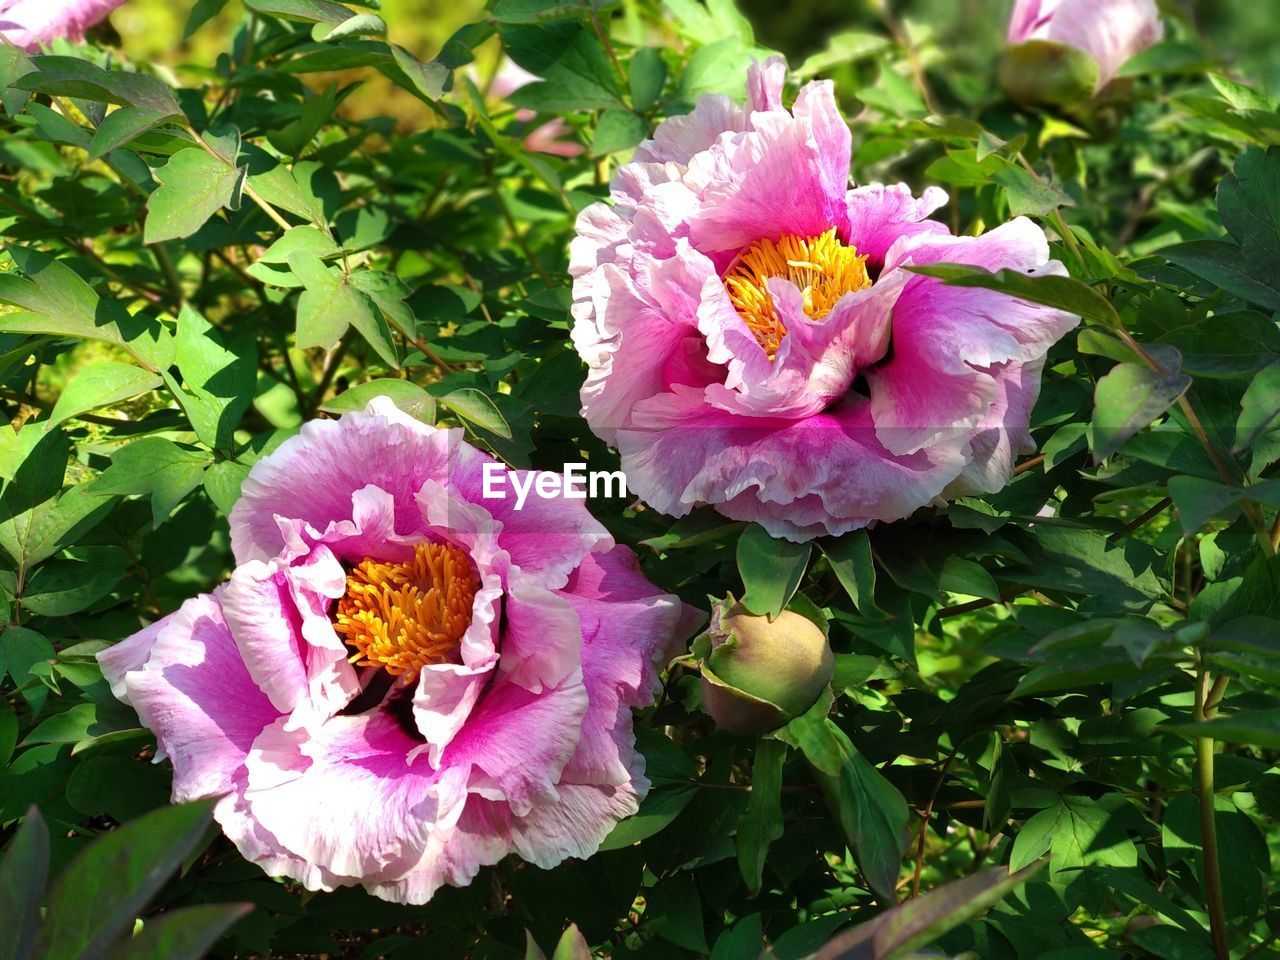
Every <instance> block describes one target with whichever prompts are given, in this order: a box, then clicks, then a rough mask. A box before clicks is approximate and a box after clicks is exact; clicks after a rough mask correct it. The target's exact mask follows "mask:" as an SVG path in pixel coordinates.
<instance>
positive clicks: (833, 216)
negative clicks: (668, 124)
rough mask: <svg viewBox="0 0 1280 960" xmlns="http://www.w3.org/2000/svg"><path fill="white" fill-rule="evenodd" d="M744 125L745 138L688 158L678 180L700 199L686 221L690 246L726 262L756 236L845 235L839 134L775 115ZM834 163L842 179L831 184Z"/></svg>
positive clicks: (761, 116) (731, 139)
mask: <svg viewBox="0 0 1280 960" xmlns="http://www.w3.org/2000/svg"><path fill="white" fill-rule="evenodd" d="M751 122H752V126H753V128H754V129H753V130H752V131H751V132H750V133H744V134H739V135H736V136H734V137H726V138H722V139H721V140H720V141H719V142H718V143H717V144H716V146H715V148H714V149H711V150H708V151H706V152H704V153H700V154H698V155H696V156H695V157H693V158H692V160H690V163H689V171H688V175H687V176H686V178H685V182H686V183H687V184H689V186H690V187H691V188H692V189H693V190H694V192H695V193H696V194H697V195H698V196H699V197H700V198H701V202H702V206H701V208H700V209H699V210H698V211H697V212H696V213H694V214H693V215H692V217H691V219H690V224H689V227H690V233H689V236H690V238H691V240H692V241H693V245H694V247H696V248H697V249H698V250H701V251H702V252H703V253H707V254H713V253H721V254H724V255H725V256H724V259H725V261H726V263H727V261H728V258H730V257H732V255H733V254H735V253H737V252H738V251H739V250H741V249H742V248H743V247H745V246H747V245H749V244H751V243H754V242H755V241H757V240H759V239H760V238H762V237H770V238H775V239H776V238H777V237H779V236H781V235H783V234H787V233H791V234H796V235H798V236H802V237H813V236H817V235H819V234H821V233H825V232H826V231H827V230H829V229H830V228H831V227H833V226H834V227H836V228H837V230H838V231H839V232H840V235H841V236H847V235H848V214H847V210H846V207H845V202H844V196H845V189H846V185H847V179H848V169H849V164H848V155H847V152H842V151H844V150H845V148H847V146H848V139H847V134H846V137H845V138H844V139H837V138H833V137H830V136H826V135H822V134H821V132H820V131H818V130H817V129H815V125H814V123H813V122H812V121H811V120H810V119H808V118H803V119H802V118H796V117H792V116H791V115H789V114H787V113H785V112H782V111H769V112H764V113H755V114H752V118H751ZM833 154H834V155H833ZM842 161H843V165H844V166H843V169H844V170H845V178H844V180H842V181H840V182H839V183H838V184H832V183H831V171H832V170H834V169H836V168H837V167H839V166H840V164H841V162H842Z"/></svg>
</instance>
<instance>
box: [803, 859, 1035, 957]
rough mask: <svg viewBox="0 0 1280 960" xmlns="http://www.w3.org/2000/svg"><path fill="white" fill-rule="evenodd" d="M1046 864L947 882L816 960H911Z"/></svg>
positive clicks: (846, 936) (838, 941) (835, 943)
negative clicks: (908, 959)
mask: <svg viewBox="0 0 1280 960" xmlns="http://www.w3.org/2000/svg"><path fill="white" fill-rule="evenodd" d="M1042 866H1043V864H1040V863H1037V864H1034V865H1032V866H1030V867H1027V868H1026V869H1023V870H1019V871H1016V872H1010V871H1009V870H1006V869H1005V868H1004V867H993V868H991V869H989V870H984V871H982V872H981V873H978V874H974V875H973V876H971V877H964V878H963V879H960V880H952V881H951V882H950V883H944V884H942V885H941V886H939V887H936V888H935V889H933V890H930V891H929V892H928V893H926V894H924V895H923V896H921V897H917V898H916V899H913V900H908V901H907V902H906V903H902V904H899V905H898V906H895V907H891V908H890V909H888V910H886V911H885V912H884V913H882V914H880V915H879V916H877V917H875V918H873V919H872V920H869V921H867V922H865V923H860V924H858V925H857V926H856V927H854V928H853V929H852V930H850V931H848V932H847V933H842V934H840V936H838V937H836V938H835V939H834V940H832V941H830V942H829V943H827V944H826V945H825V946H824V947H823V948H822V949H821V950H819V951H818V952H817V953H816V954H814V960H891V958H895V957H901V958H903V960H906V958H907V957H912V956H921V954H918V953H917V952H916V951H918V950H919V949H920V948H922V947H927V946H928V945H929V944H931V943H933V942H934V941H935V940H937V939H938V938H939V937H941V936H942V935H943V934H944V933H946V932H947V931H949V930H954V929H955V928H956V927H958V926H960V925H961V924H964V923H968V922H969V921H970V920H973V919H974V918H976V917H980V916H982V914H984V913H986V912H987V911H988V910H990V909H991V908H992V907H994V906H995V905H996V904H998V903H999V902H1000V901H1001V900H1003V899H1004V898H1005V897H1006V896H1008V894H1009V893H1010V892H1011V891H1013V890H1016V889H1017V888H1018V887H1020V886H1022V885H1023V884H1024V883H1026V882H1027V881H1028V880H1029V879H1031V877H1032V876H1034V875H1035V874H1036V873H1037V872H1038V871H1039V870H1040V868H1041V867H1042Z"/></svg>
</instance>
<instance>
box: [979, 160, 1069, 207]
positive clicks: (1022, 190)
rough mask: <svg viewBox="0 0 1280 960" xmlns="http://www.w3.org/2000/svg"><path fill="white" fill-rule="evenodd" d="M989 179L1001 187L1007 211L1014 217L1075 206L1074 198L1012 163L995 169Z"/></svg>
mask: <svg viewBox="0 0 1280 960" xmlns="http://www.w3.org/2000/svg"><path fill="white" fill-rule="evenodd" d="M992 180H994V181H995V182H996V183H997V184H999V185H1000V186H1002V187H1004V191H1005V198H1006V199H1007V200H1008V203H1009V213H1010V214H1012V215H1013V216H1015V217H1020V216H1032V217H1044V216H1048V215H1049V214H1050V213H1052V212H1053V211H1054V210H1057V209H1058V208H1059V207H1071V206H1075V201H1073V200H1072V199H1071V197H1070V196H1068V195H1067V194H1066V193H1063V192H1062V190H1060V189H1058V188H1057V187H1055V186H1054V185H1053V184H1052V183H1049V182H1048V181H1045V180H1041V179H1040V178H1039V177H1037V176H1035V175H1034V174H1032V173H1030V172H1029V171H1027V170H1023V169H1022V168H1021V167H1019V166H1015V165H1014V164H1012V163H1010V164H1006V165H1004V166H1002V167H1001V168H1000V169H999V170H997V171H996V173H995V176H993V177H992Z"/></svg>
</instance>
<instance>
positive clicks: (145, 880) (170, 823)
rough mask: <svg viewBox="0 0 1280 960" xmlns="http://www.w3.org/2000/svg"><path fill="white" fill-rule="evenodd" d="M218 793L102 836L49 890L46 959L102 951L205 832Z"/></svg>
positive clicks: (128, 925)
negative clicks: (210, 797)
mask: <svg viewBox="0 0 1280 960" xmlns="http://www.w3.org/2000/svg"><path fill="white" fill-rule="evenodd" d="M214 802H215V801H213V800H201V801H199V802H197V803H187V804H181V805H179V806H171V807H162V808H161V809H159V810H156V811H155V812H153V813H150V814H148V815H147V816H145V817H143V818H141V819H140V820H135V821H133V822H132V823H129V824H126V825H125V826H123V827H121V828H120V829H119V830H114V831H112V832H111V833H108V834H106V835H105V836H103V837H100V838H99V839H98V840H96V841H95V842H94V843H93V844H91V845H90V846H89V847H88V849H86V850H85V851H84V852H83V853H81V854H80V855H79V856H77V857H76V858H75V859H74V860H72V861H71V863H70V865H68V866H67V868H66V869H65V870H63V871H62V873H61V874H60V875H59V876H58V878H57V879H56V880H55V881H54V882H53V885H52V886H51V888H50V890H49V896H48V899H47V901H46V904H47V907H48V920H47V922H46V924H45V928H44V930H43V932H42V934H41V937H40V946H41V948H42V950H43V953H42V956H43V958H44V960H76V958H78V957H81V956H84V955H86V954H91V953H103V952H105V951H106V949H107V948H108V946H109V945H110V944H111V943H112V942H113V941H114V940H116V939H117V938H118V937H120V936H121V935H122V934H124V933H125V932H126V931H128V930H129V929H130V928H131V927H132V926H133V923H134V918H135V917H136V916H137V914H138V912H139V911H140V910H141V909H142V908H143V907H144V906H145V905H146V904H147V902H148V901H149V900H150V899H151V897H152V896H154V895H155V893H156V892H157V891H158V890H159V889H160V887H161V886H163V884H164V883H165V881H166V880H168V879H169V877H170V876H171V875H172V874H173V873H174V871H175V870H177V869H178V867H179V866H180V865H181V864H182V862H183V860H184V859H185V858H186V856H187V855H188V854H189V853H191V852H192V851H193V850H195V849H196V846H197V844H199V843H200V842H201V840H202V839H204V837H205V835H206V828H207V827H208V825H209V821H210V818H211V814H212V811H213V806H214Z"/></svg>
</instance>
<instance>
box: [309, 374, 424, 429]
mask: <svg viewBox="0 0 1280 960" xmlns="http://www.w3.org/2000/svg"><path fill="white" fill-rule="evenodd" d="M374 397H390V398H391V402H392V403H394V404H395V405H396V406H397V407H399V408H400V409H401V410H403V411H404V412H405V413H407V414H409V416H411V417H417V418H418V419H419V420H421V421H422V422H423V423H431V424H434V423H435V422H436V400H435V397H433V396H431V394H429V393H427V391H425V390H423V389H422V387H420V386H418V385H417V384H416V383H412V382H410V381H408V380H388V379H379V380H368V381H365V382H364V383H361V384H357V385H356V386H354V387H351V388H350V389H348V390H346V391H345V392H343V393H340V394H338V396H336V397H334V398H332V399H331V400H328V401H326V402H325V403H323V404H321V406H320V409H321V410H324V411H326V412H328V413H339V414H341V413H350V412H352V411H353V410H363V409H364V408H365V407H366V406H368V404H369V401H370V400H372V399H373V398H374Z"/></svg>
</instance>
